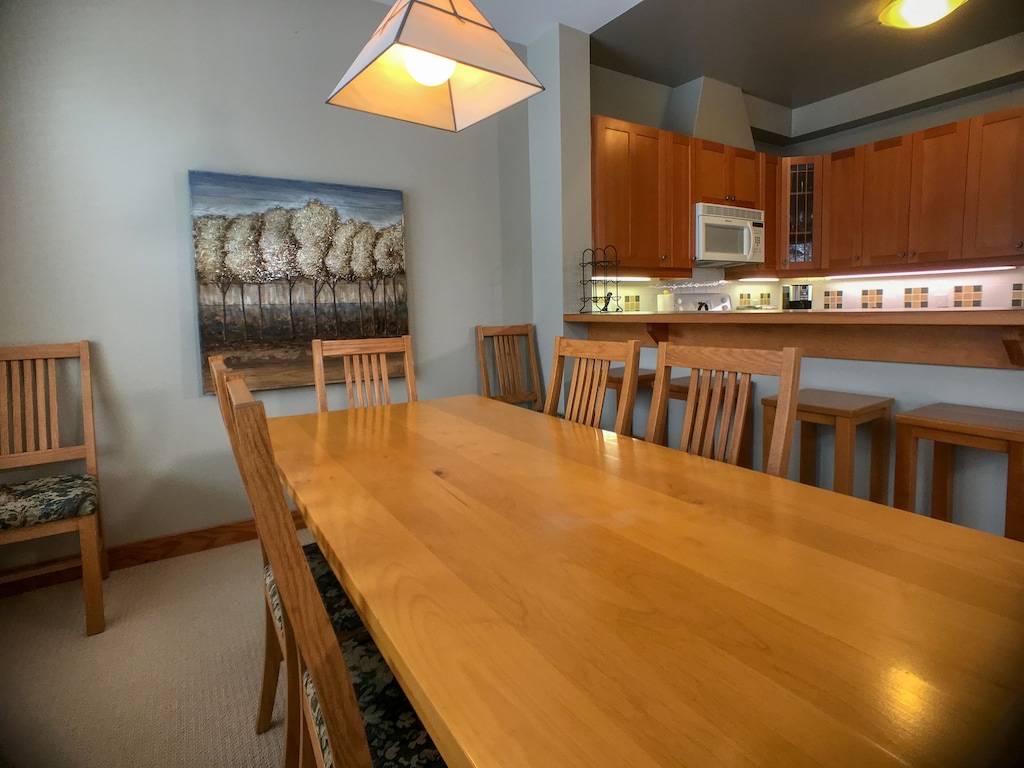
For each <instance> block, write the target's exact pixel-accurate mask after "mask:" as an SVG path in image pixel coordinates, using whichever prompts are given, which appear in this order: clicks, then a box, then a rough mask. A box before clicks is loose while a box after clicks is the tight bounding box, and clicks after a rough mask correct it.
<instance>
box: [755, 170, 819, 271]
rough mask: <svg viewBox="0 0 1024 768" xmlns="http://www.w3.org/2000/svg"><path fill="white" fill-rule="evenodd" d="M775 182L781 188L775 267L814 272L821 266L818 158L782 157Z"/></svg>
mask: <svg viewBox="0 0 1024 768" xmlns="http://www.w3.org/2000/svg"><path fill="white" fill-rule="evenodd" d="M779 179H780V183H781V187H782V198H781V202H780V214H779V215H780V222H781V223H780V226H779V230H780V232H779V238H778V242H779V248H780V250H779V266H780V268H782V269H818V268H820V267H821V250H822V236H821V230H822V198H823V197H824V195H823V193H822V189H823V188H824V183H823V181H822V158H821V156H820V155H814V156H809V157H785V158H783V159H782V161H781V162H780V163H779ZM765 189H766V190H767V189H768V187H767V186H766V187H765ZM766 208H767V206H766ZM766 215H767V214H766Z"/></svg>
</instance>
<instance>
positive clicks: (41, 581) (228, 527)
mask: <svg viewBox="0 0 1024 768" xmlns="http://www.w3.org/2000/svg"><path fill="white" fill-rule="evenodd" d="M292 516H293V517H294V519H295V526H296V527H297V528H304V527H305V523H304V522H303V520H302V516H301V515H299V513H298V512H293V514H292ZM255 538H256V525H255V523H254V522H253V521H252V520H251V519H250V520H239V521H238V522H235V523H225V524H224V525H216V526H213V527H212V528H202V529H200V530H198V531H185V532H184V533H174V534H171V535H169V536H160V537H157V538H155V539H146V540H145V541H136V542H133V543H131V544H121V545H119V546H116V547H111V548H110V549H108V550H107V559H108V561H109V563H110V570H112V571H117V570H120V569H121V568H131V567H133V566H136V565H145V564H146V563H155V562H157V561H158V560H167V559H168V558H171V557H180V556H181V555H191V554H195V553H196V552H205V551H206V550H208V549H217V548H219V547H227V546H230V545H231V544H240V543H242V542H243V541H252V540H253V539H255ZM40 569H45V570H46V571H47V572H46V573H39V571H40ZM26 570H27V571H32V572H35V574H36V575H31V576H27V577H26V578H22V579H19V580H17V581H9V582H7V583H0V598H3V597H10V596H11V595H18V594H21V593H22V592H29V591H31V590H33V589H39V588H41V587H48V586H51V585H53V584H63V583H64V582H68V581H75V580H77V579H81V578H82V561H81V558H79V557H78V556H77V555H75V556H72V557H65V558H60V559H57V560H51V561H49V562H47V563H41V564H33V565H31V566H28V568H27V569H26Z"/></svg>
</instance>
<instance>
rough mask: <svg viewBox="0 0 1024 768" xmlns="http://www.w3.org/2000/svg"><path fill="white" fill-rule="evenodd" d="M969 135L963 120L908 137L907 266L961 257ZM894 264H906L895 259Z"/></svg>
mask: <svg viewBox="0 0 1024 768" xmlns="http://www.w3.org/2000/svg"><path fill="white" fill-rule="evenodd" d="M968 132H969V121H967V120H961V121H959V122H956V123H949V124H948V125H940V126H938V127H936V128H930V129H928V130H924V131H917V132H916V133H914V134H912V136H913V158H912V161H911V164H910V169H911V170H910V209H909V214H908V215H909V223H908V230H909V237H908V239H907V246H908V248H909V250H908V251H907V254H906V258H905V263H907V264H917V263H932V262H943V261H953V260H956V259H959V258H960V256H961V253H962V252H963V234H964V199H965V198H964V193H965V190H966V187H967V139H968ZM896 263H897V264H901V263H904V260H903V259H900V258H899V257H898V255H897V260H896Z"/></svg>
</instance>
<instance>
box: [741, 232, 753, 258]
mask: <svg viewBox="0 0 1024 768" xmlns="http://www.w3.org/2000/svg"><path fill="white" fill-rule="evenodd" d="M753 252H754V228H753V227H752V226H751V225H750V224H747V226H745V227H744V228H743V258H745V259H747V260H748V261H749V260H750V257H751V256H752V255H753Z"/></svg>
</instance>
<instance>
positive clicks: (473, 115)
mask: <svg viewBox="0 0 1024 768" xmlns="http://www.w3.org/2000/svg"><path fill="white" fill-rule="evenodd" d="M543 90H544V86H543V85H541V84H540V81H538V80H537V78H536V77H534V76H533V73H532V72H531V71H530V70H529V69H528V68H527V66H526V65H525V64H524V63H523V62H522V61H521V60H520V58H519V57H518V56H517V55H516V54H515V52H514V51H513V50H512V49H511V48H510V47H509V45H508V43H506V42H505V41H504V40H503V39H502V38H501V35H499V34H498V33H497V32H496V31H495V30H494V27H493V26H491V24H490V22H489V21H487V19H485V18H484V16H483V14H481V13H480V11H478V10H477V9H476V6H474V5H473V3H472V2H470V0H397V2H396V3H395V4H394V5H393V6H392V8H391V10H390V11H388V14H387V16H385V17H384V21H382V22H381V23H380V26H378V27H377V31H376V32H374V33H373V37H371V38H370V40H369V42H368V43H367V44H366V45H365V46H364V47H363V50H362V51H361V52H360V53H359V55H358V56H357V57H356V60H355V61H354V62H353V63H352V66H350V67H349V68H348V71H347V72H346V73H345V76H344V77H343V78H341V82H340V83H338V87H337V88H335V89H334V92H333V93H332V94H331V97H330V98H329V99H328V100H327V103H328V104H332V105H334V106H336V107H348V108H349V109H356V110H359V111H361V112H372V113H374V114H377V115H383V116H385V117H393V118H396V119H398V120H406V121H408V122H411V123H419V124H420V125H428V126H431V127H434V128H441V129H443V130H446V131H461V130H462V129H463V128H466V127H468V126H470V125H473V124H474V123H477V122H479V121H481V120H483V119H484V118H486V117H490V116H491V115H493V114H495V113H497V112H500V111H501V110H503V109H506V108H508V107H511V106H512V105H513V104H516V103H518V102H520V101H522V100H523V99H527V98H529V97H530V96H533V95H534V94H536V93H540V92H541V91H543Z"/></svg>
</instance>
